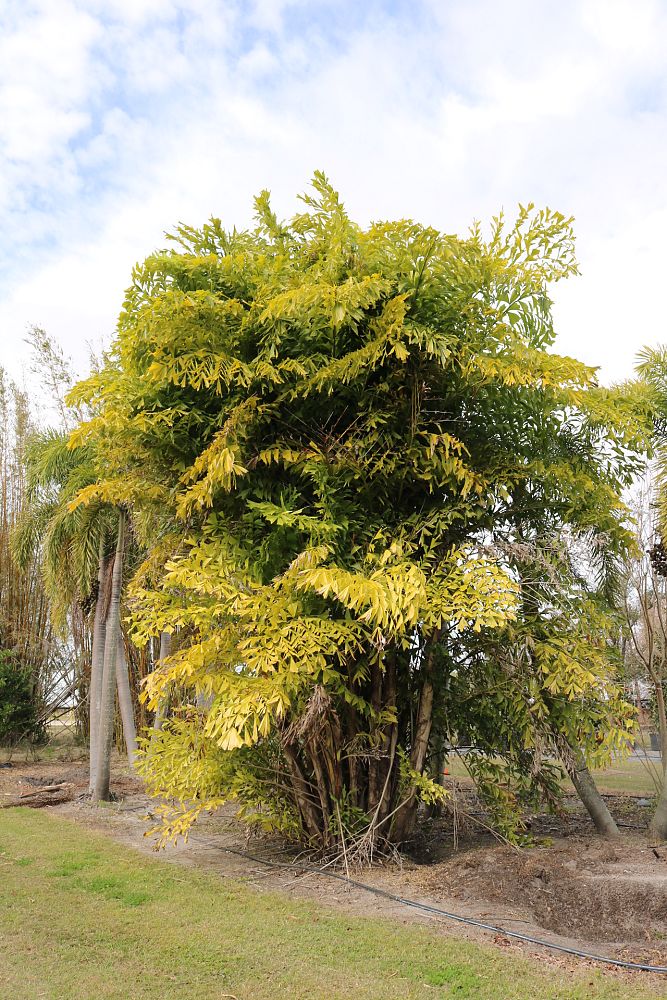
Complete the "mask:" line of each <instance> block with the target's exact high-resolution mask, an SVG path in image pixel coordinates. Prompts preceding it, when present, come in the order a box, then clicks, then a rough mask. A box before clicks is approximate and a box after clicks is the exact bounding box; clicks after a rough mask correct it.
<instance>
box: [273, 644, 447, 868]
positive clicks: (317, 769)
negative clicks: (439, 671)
mask: <svg viewBox="0 0 667 1000" xmlns="http://www.w3.org/2000/svg"><path fill="white" fill-rule="evenodd" d="M420 682H421V697H420V701H419V710H418V714H417V717H416V719H415V721H414V724H413V726H412V727H410V726H409V725H408V729H410V730H411V732H412V738H411V740H410V737H409V733H408V732H407V730H406V732H403V734H402V742H403V739H404V738H405V737H406V736H407V737H408V742H411V745H412V751H411V754H410V766H411V768H414V770H416V771H419V772H421V771H422V770H423V768H424V765H425V761H426V755H427V749H428V745H429V736H430V731H431V722H432V712H433V687H432V681H431V677H430V674H429V671H428V666H427V667H426V668H424V669H422V671H421V677H420ZM397 686H398V670H397V662H396V659H395V658H394V657H393V656H391V657H387V658H386V660H385V663H384V665H383V666H380V665H379V664H377V663H375V664H373V666H372V667H371V668H370V678H369V684H368V690H367V692H366V694H367V696H368V699H369V701H370V704H371V707H372V709H373V713H374V717H375V718H376V719H377V720H382V719H385V720H392V721H376V722H375V723H374V725H373V726H372V727H371V731H370V733H369V734H367V736H368V739H367V742H360V740H359V736H360V732H361V730H362V728H363V727H362V726H361V720H360V718H359V716H358V713H357V710H356V709H355V708H354V707H352V706H349V705H347V706H342V707H341V708H340V710H339V711H337V709H336V707H335V706H334V704H333V701H332V699H331V697H330V695H329V694H328V693H327V692H326V691H325V689H324V688H322V687H317V688H316V689H315V691H314V693H313V695H312V697H311V698H310V701H309V703H308V705H307V707H306V710H305V712H304V713H303V714H302V715H301V716H300V718H298V719H297V720H296V721H294V722H293V723H292V724H291V725H290V726H288V727H287V728H286V729H284V730H283V733H282V752H283V757H284V759H285V762H286V765H287V772H288V774H287V777H288V781H289V785H290V789H291V792H292V797H293V799H294V801H295V803H296V805H297V808H298V812H299V816H300V819H301V823H302V826H303V829H304V831H305V833H306V835H307V837H308V838H309V839H310V840H311V841H312V842H313V843H317V844H318V845H320V846H323V847H324V848H325V849H331V848H335V849H337V850H342V851H344V850H345V849H346V844H347V848H348V849H349V848H350V847H351V846H353V850H354V851H355V852H356V854H357V856H362V854H363V857H364V860H368V859H369V858H370V857H372V855H373V852H374V851H375V850H376V849H377V848H378V846H380V845H382V844H387V843H389V842H391V843H398V842H401V841H403V840H405V839H407V837H409V836H410V834H411V832H412V830H413V826H414V822H415V818H416V813H417V799H416V797H415V796H414V795H413V794H412V793H411V792H410V791H409V790H406V789H405V788H404V787H403V785H402V782H401V775H400V768H399V757H398V754H397V746H398V742H399V719H398V714H397V701H398V699H397ZM360 816H365V822H364V825H362V826H361V827H360V826H359V825H358V818H359V817H360ZM355 817H356V820H357V822H356V825H355V826H354V828H353V829H352V828H351V827H350V822H351V820H352V821H354V820H355Z"/></svg>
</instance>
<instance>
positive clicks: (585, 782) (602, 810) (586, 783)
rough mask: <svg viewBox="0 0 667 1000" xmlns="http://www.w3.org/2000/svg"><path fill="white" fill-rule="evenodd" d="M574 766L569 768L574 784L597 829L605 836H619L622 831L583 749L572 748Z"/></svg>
mask: <svg viewBox="0 0 667 1000" xmlns="http://www.w3.org/2000/svg"><path fill="white" fill-rule="evenodd" d="M572 756H573V766H572V767H570V768H568V771H569V775H570V778H571V779H572V784H573V785H574V787H575V789H576V790H577V794H578V795H579V798H580V799H581V801H582V802H583V804H584V806H585V807H586V809H587V810H588V814H589V816H590V817H591V819H592V820H593V824H594V826H595V829H596V830H597V832H598V833H599V834H601V836H603V837H619V836H620V833H619V830H618V827H617V826H616V822H615V820H614V817H613V816H612V815H611V813H610V812H609V809H608V808H607V803H606V802H605V800H604V799H603V798H602V796H601V795H600V792H599V791H598V787H597V785H596V784H595V781H594V780H593V775H592V774H591V772H590V771H589V770H588V766H587V764H586V760H585V758H584V755H583V753H582V752H581V750H578V749H575V748H572Z"/></svg>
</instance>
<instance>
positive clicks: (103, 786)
mask: <svg viewBox="0 0 667 1000" xmlns="http://www.w3.org/2000/svg"><path fill="white" fill-rule="evenodd" d="M124 543H125V515H124V514H123V512H122V511H121V513H120V514H119V517H118V538H117V542H116V556H115V559H114V565H113V575H112V577H111V599H110V601H109V613H108V616H107V625H106V637H105V643H104V672H103V677H102V695H101V707H100V722H99V737H98V749H97V762H96V767H95V781H94V784H93V799H94V800H95V801H108V799H109V795H110V789H109V783H110V779H111V745H112V742H113V722H114V709H115V694H116V660H117V658H118V640H119V638H120V595H121V588H122V584H123V548H124Z"/></svg>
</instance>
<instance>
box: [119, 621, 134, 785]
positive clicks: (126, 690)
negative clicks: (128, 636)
mask: <svg viewBox="0 0 667 1000" xmlns="http://www.w3.org/2000/svg"><path fill="white" fill-rule="evenodd" d="M116 686H117V688H118V704H119V706H120V717H121V719H122V722H123V735H124V737H125V748H126V750H127V759H128V761H129V763H130V767H134V761H135V759H136V756H137V728H136V725H135V721H134V704H133V701H132V691H131V690H130V676H129V673H128V669H127V658H126V656H125V643H124V641H123V636H122V634H121V635H119V636H118V650H117V654H116Z"/></svg>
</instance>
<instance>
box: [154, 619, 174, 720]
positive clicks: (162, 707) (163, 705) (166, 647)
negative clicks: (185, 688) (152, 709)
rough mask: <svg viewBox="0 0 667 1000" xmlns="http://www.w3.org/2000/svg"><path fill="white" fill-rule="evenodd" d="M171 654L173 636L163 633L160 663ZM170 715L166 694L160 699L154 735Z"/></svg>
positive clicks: (161, 634)
mask: <svg viewBox="0 0 667 1000" xmlns="http://www.w3.org/2000/svg"><path fill="white" fill-rule="evenodd" d="M170 653H171V635H170V633H169V632H161V633H160V656H159V661H160V662H162V661H163V660H165V659H166V658H167V657H168V656H169V654H170ZM168 713H169V695H167V694H165V695H163V697H162V698H161V699H160V703H159V705H158V707H157V711H156V713H155V719H154V721H153V733H154V734H155V733H156V732H159V731H160V730H161V729H162V727H163V725H164V723H165V720H166V718H167V715H168ZM153 738H155V737H153Z"/></svg>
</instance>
